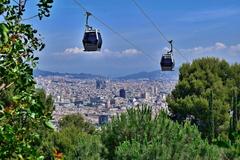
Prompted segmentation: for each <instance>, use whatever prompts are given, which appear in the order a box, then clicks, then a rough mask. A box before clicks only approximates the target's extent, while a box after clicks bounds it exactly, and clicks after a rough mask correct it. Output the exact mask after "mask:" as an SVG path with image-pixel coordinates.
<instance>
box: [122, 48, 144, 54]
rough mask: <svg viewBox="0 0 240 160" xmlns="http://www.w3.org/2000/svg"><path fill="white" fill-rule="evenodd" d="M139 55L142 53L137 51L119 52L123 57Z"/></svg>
mask: <svg viewBox="0 0 240 160" xmlns="http://www.w3.org/2000/svg"><path fill="white" fill-rule="evenodd" d="M139 54H142V52H141V51H139V50H137V49H126V50H123V51H121V55H124V56H131V55H139Z"/></svg>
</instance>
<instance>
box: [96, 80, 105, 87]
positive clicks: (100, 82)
mask: <svg viewBox="0 0 240 160" xmlns="http://www.w3.org/2000/svg"><path fill="white" fill-rule="evenodd" d="M106 87H107V84H106V81H104V80H96V89H105V88H106Z"/></svg>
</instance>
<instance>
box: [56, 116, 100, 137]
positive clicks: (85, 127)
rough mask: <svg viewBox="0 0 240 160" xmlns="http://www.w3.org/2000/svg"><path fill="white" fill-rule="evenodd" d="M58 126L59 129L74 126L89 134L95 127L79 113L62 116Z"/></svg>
mask: <svg viewBox="0 0 240 160" xmlns="http://www.w3.org/2000/svg"><path fill="white" fill-rule="evenodd" d="M59 126H60V129H62V128H67V127H71V126H74V127H76V128H78V129H79V130H81V131H83V132H86V133H90V134H92V133H93V132H94V131H95V127H94V126H93V125H92V124H91V123H89V122H86V121H85V119H84V117H83V116H82V115H81V114H71V115H66V116H64V117H63V118H62V119H61V120H60V121H59Z"/></svg>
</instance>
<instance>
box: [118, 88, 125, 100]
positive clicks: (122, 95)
mask: <svg viewBox="0 0 240 160" xmlns="http://www.w3.org/2000/svg"><path fill="white" fill-rule="evenodd" d="M119 96H120V97H122V98H126V91H125V89H120V91H119Z"/></svg>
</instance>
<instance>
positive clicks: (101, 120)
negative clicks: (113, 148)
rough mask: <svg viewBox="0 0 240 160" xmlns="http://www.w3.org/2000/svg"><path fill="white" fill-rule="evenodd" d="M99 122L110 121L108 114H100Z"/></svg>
mask: <svg viewBox="0 0 240 160" xmlns="http://www.w3.org/2000/svg"><path fill="white" fill-rule="evenodd" d="M98 123H99V124H100V125H103V124H106V123H108V115H100V116H99V117H98Z"/></svg>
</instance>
